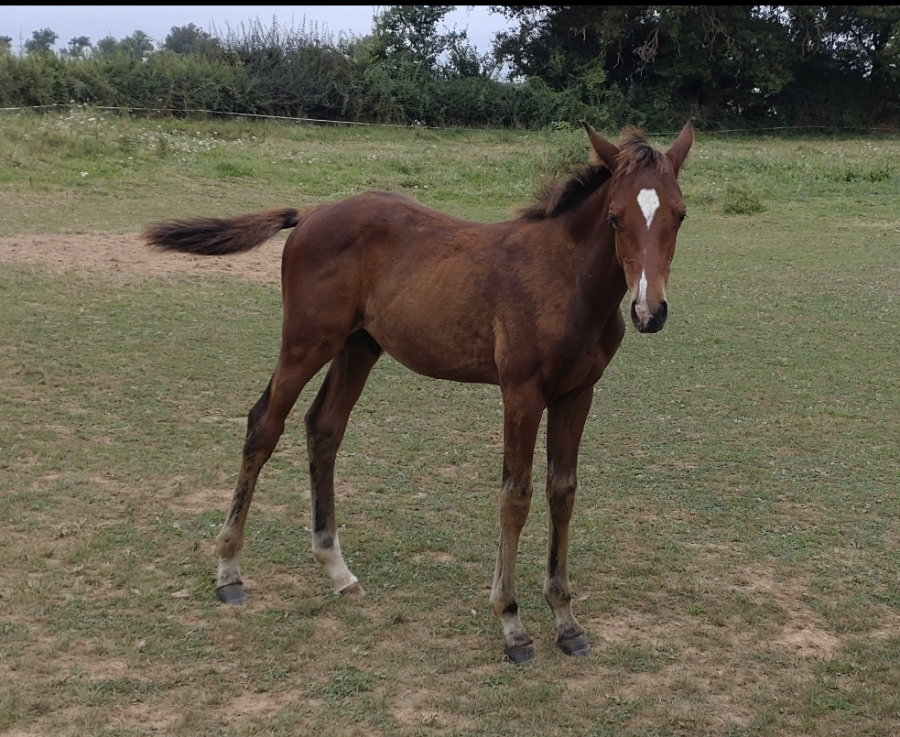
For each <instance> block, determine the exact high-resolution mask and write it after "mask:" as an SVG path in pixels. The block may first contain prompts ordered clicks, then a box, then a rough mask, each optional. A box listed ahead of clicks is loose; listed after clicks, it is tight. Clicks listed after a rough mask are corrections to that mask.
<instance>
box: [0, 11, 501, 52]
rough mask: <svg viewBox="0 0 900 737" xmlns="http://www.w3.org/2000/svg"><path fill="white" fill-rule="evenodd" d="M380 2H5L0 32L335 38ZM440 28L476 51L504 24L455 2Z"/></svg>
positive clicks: (353, 29)
mask: <svg viewBox="0 0 900 737" xmlns="http://www.w3.org/2000/svg"><path fill="white" fill-rule="evenodd" d="M384 7H386V6H383V5H223V6H216V5H5V6H3V7H2V8H0V36H11V37H12V39H13V48H14V49H17V50H18V49H19V47H20V45H21V44H23V43H24V42H25V41H27V40H29V39H30V38H31V33H32V31H39V30H41V29H44V28H49V29H50V30H52V31H54V32H55V33H57V34H58V35H59V38H58V39H57V42H56V48H57V49H60V48H64V47H65V45H66V44H67V43H68V41H69V40H70V39H72V38H74V37H76V36H87V37H88V38H89V39H90V40H91V43H94V44H96V43H97V41H99V40H100V39H101V38H104V37H105V36H113V37H114V38H116V39H122V38H124V37H125V36H130V35H131V34H132V33H134V31H136V30H141V31H143V32H144V33H146V34H147V35H148V36H150V38H151V39H153V40H154V42H156V44H157V45H159V44H161V43H162V42H163V41H164V40H165V38H166V36H167V35H168V34H169V31H170V30H171V29H172V26H186V25H187V24H188V23H193V24H194V25H196V26H198V27H199V28H202V29H203V30H205V31H208V32H210V33H212V32H213V31H214V30H217V31H219V33H220V34H226V33H227V31H228V27H229V26H230V27H231V28H232V29H233V30H235V31H238V32H239V31H240V26H241V22H244V23H245V24H246V23H247V21H250V20H253V19H255V18H259V20H260V22H262V23H263V24H264V25H266V26H270V25H271V24H272V19H273V18H277V20H278V24H279V25H282V26H288V27H297V28H299V27H300V25H301V24H302V23H303V21H304V17H305V19H306V25H307V27H310V26H311V25H312V24H313V23H318V27H319V30H320V31H321V30H322V29H323V26H324V27H326V28H327V30H328V31H329V32H331V33H333V34H334V36H335V37H337V36H338V35H339V34H340V33H341V32H344V33H353V34H356V35H360V36H361V35H365V34H367V33H369V32H371V30H372V18H373V16H374V14H375V11H376V10H378V9H380V8H384ZM445 22H446V26H447V27H446V29H440V30H442V31H443V30H452V29H453V28H454V26H455V27H456V30H458V31H462V30H466V29H467V30H468V36H469V41H470V42H472V43H473V44H474V46H475V48H476V49H477V50H478V52H479V53H481V54H484V53H487V52H488V51H490V49H491V41H492V40H493V37H494V34H495V33H496V32H497V31H499V30H502V29H503V28H504V27H505V22H504V20H503V16H502V15H494V14H491V13H489V12H488V9H487V7H485V6H479V7H473V8H470V7H469V6H466V5H458V6H457V9H456V10H455V11H454V12H453V13H451V14H448V15H447V16H445Z"/></svg>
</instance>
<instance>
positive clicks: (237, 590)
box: [216, 583, 247, 606]
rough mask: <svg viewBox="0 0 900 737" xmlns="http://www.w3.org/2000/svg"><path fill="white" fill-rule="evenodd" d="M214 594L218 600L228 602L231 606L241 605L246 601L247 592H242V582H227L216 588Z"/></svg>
mask: <svg viewBox="0 0 900 737" xmlns="http://www.w3.org/2000/svg"><path fill="white" fill-rule="evenodd" d="M216 596H217V597H219V601H221V602H222V603H223V604H230V605H231V606H243V605H244V604H246V603H247V594H245V593H244V584H242V583H229V584H225V585H224V586H219V588H217V589H216Z"/></svg>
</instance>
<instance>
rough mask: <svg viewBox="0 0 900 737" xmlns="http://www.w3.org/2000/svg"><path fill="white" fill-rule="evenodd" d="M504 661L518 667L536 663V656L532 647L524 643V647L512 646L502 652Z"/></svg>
mask: <svg viewBox="0 0 900 737" xmlns="http://www.w3.org/2000/svg"><path fill="white" fill-rule="evenodd" d="M503 654H504V655H506V659H507V660H509V662H510V663H515V664H516V665H520V664H522V663H534V662H535V661H537V655H536V654H535V652H534V645H532V644H531V643H530V642H526V643H525V644H524V645H512V646H510V647H508V648H506V650H504V651H503Z"/></svg>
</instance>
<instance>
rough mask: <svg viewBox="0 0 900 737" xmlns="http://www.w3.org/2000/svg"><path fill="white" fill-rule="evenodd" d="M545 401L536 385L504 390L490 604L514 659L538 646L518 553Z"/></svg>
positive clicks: (522, 659)
mask: <svg viewBox="0 0 900 737" xmlns="http://www.w3.org/2000/svg"><path fill="white" fill-rule="evenodd" d="M543 412H544V403H543V399H542V398H541V397H540V395H539V394H538V393H537V392H536V391H535V390H534V388H533V387H528V386H526V387H521V388H519V390H518V391H512V390H509V389H504V391H503V485H502V487H501V489H500V546H499V549H498V551H497V565H496V567H495V568H494V582H493V585H492V586H491V599H490V600H491V608H492V609H493V610H494V614H496V615H497V618H498V619H499V620H500V624H501V626H502V627H503V637H504V639H505V640H506V648H505V650H504V653H505V654H506V657H507V658H509V659H510V660H511V661H512V662H514V663H527V662H530V661H533V660H534V659H535V657H536V656H535V652H534V645H533V644H532V641H531V638H530V637H529V636H528V633H527V632H526V631H525V627H524V626H523V625H522V620H521V619H520V618H519V605H518V602H517V601H516V581H515V577H516V553H517V551H518V548H519V536H520V535H521V533H522V528H523V527H524V526H525V520H526V519H527V518H528V510H529V507H530V506H531V489H532V486H531V466H532V460H533V459H534V444H535V441H536V439H537V433H538V427H539V426H540V424H541V415H542V414H543Z"/></svg>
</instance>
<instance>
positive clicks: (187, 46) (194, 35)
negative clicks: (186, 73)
mask: <svg viewBox="0 0 900 737" xmlns="http://www.w3.org/2000/svg"><path fill="white" fill-rule="evenodd" d="M163 47H164V48H166V49H169V50H170V51H174V52H175V53H176V54H208V53H216V52H218V51H219V50H220V47H219V42H218V41H217V40H216V39H215V38H213V37H212V36H211V35H210V34H209V33H207V32H206V31H204V30H203V29H201V28H198V27H197V26H195V25H194V24H193V23H188V24H187V25H186V26H172V30H171V31H169V35H168V36H166V40H165V41H164V43H163Z"/></svg>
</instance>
